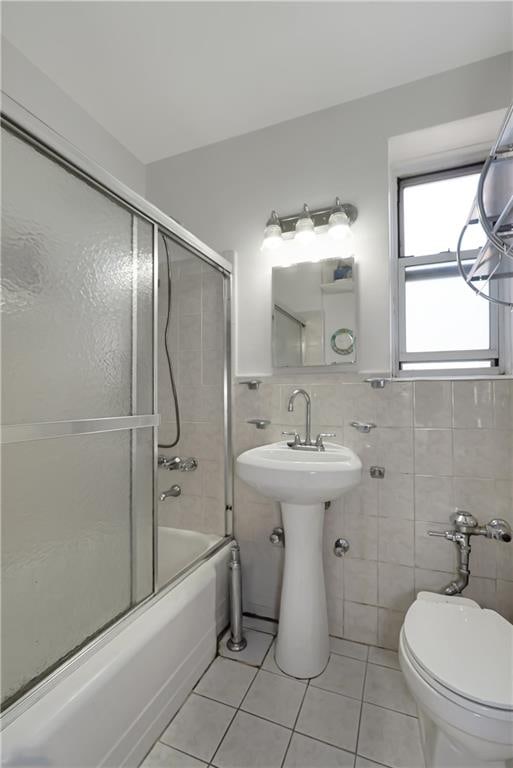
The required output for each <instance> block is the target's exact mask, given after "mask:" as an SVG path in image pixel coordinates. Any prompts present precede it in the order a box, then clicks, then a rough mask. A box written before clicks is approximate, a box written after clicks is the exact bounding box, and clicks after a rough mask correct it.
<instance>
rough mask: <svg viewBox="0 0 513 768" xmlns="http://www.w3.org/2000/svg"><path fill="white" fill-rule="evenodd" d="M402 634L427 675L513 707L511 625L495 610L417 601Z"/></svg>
mask: <svg viewBox="0 0 513 768" xmlns="http://www.w3.org/2000/svg"><path fill="white" fill-rule="evenodd" d="M404 638H405V640H406V642H407V644H408V647H409V649H410V651H411V653H412V654H413V656H414V657H415V659H416V660H417V661H418V663H419V664H420V665H421V666H422V667H423V668H424V670H425V671H426V673H427V674H428V676H430V677H433V678H435V680H438V682H440V683H441V684H442V685H444V686H445V687H446V688H449V689H450V690H452V691H454V692H455V693H457V694H459V695H461V696H464V697H465V698H467V699H470V700H471V701H476V702H479V703H481V704H485V705H487V706H490V707H497V708H499V709H507V710H513V625H511V624H510V623H509V622H508V621H506V619H504V618H502V616H499V614H498V613H496V612H495V611H490V610H487V609H482V610H481V609H480V608H477V607H476V606H472V605H465V604H462V603H458V602H455V603H451V602H449V601H447V600H443V598H442V600H423V599H420V600H416V601H415V602H414V603H413V605H412V606H411V607H410V609H409V610H408V612H407V614H406V618H405V620H404Z"/></svg>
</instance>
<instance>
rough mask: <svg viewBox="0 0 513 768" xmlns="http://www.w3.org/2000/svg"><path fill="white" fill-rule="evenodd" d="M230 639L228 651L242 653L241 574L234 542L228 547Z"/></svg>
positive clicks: (243, 643) (245, 643) (238, 554)
mask: <svg viewBox="0 0 513 768" xmlns="http://www.w3.org/2000/svg"><path fill="white" fill-rule="evenodd" d="M228 568H229V569H230V637H229V638H228V640H227V643H226V646H227V648H228V650H230V651H243V650H244V648H245V647H246V645H247V641H246V638H245V637H244V634H243V632H242V572H241V563H240V547H239V545H238V544H237V542H236V541H233V542H232V544H231V546H230V561H229V563H228Z"/></svg>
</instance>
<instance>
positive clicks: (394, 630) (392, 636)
mask: <svg viewBox="0 0 513 768" xmlns="http://www.w3.org/2000/svg"><path fill="white" fill-rule="evenodd" d="M403 621H404V613H403V612H402V611H393V610H391V609H390V608H379V609H378V645H380V646H382V647H383V648H390V649H391V650H393V651H395V650H397V647H398V644H399V633H400V631H401V627H402V625H403Z"/></svg>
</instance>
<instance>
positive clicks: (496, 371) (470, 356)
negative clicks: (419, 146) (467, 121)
mask: <svg viewBox="0 0 513 768" xmlns="http://www.w3.org/2000/svg"><path fill="white" fill-rule="evenodd" d="M465 160H466V162H465ZM483 160H484V158H483V156H482V155H481V154H480V156H476V155H473V156H469V157H468V158H465V159H463V158H461V156H460V157H458V158H457V159H456V158H454V162H453V164H452V165H450V164H449V163H447V159H446V158H445V162H444V163H443V166H445V167H444V168H443V169H440V166H438V168H432V167H431V168H429V167H426V163H425V161H424V162H423V163H422V166H423V167H422V170H420V169H419V170H418V171H417V173H415V172H414V169H413V168H412V166H411V163H409V164H408V166H409V167H408V168H403V169H401V168H395V169H393V170H391V173H390V189H389V199H390V212H391V216H390V261H391V264H390V273H391V287H392V290H391V294H392V295H391V313H390V320H391V358H392V376H393V377H394V378H405V379H425V378H474V377H480V378H490V376H497V375H500V374H503V373H504V370H505V368H504V363H503V361H502V359H501V350H503V349H504V348H505V344H504V328H503V323H501V318H502V317H503V315H502V314H501V313H500V312H499V310H498V308H497V306H496V305H493V304H490V348H489V349H487V350H484V351H480V350H478V351H476V350H469V351H468V352H464V351H463V352H461V351H460V352H442V351H440V352H428V353H421V352H418V353H411V352H410V353H407V352H406V324H405V316H404V313H405V300H404V299H405V269H406V267H407V266H412V265H416V266H421V265H422V264H434V263H448V262H451V261H454V263H456V253H453V252H445V253H443V252H442V253H438V254H431V255H426V256H409V257H407V256H401V255H400V248H401V247H402V243H401V233H400V227H401V217H402V210H401V206H402V200H401V198H400V182H404V181H405V180H406V184H404V183H403V186H407V185H408V182H407V177H410V176H411V177H412V180H411V182H410V183H411V184H412V185H413V184H415V183H423V182H422V180H421V179H423V178H426V177H428V176H430V177H431V178H432V179H433V180H435V179H436V178H437V177H438V178H444V177H445V178H447V177H450V176H451V175H456V174H455V173H454V172H456V171H459V170H465V169H467V168H468V172H469V173H471V172H472V167H471V166H472V165H478V164H480V163H482V162H483ZM417 179H418V181H417ZM474 254H475V251H466V252H464V253H463V254H462V255H463V258H465V256H468V257H472V256H473V255H474ZM444 358H445V360H480V359H481V360H483V359H487V360H489V359H490V358H493V359H496V360H497V361H498V364H497V365H492V366H490V367H487V368H478V367H476V368H454V369H448V368H433V369H430V368H424V369H418V370H411V369H407V370H404V369H402V368H401V364H402V363H409V362H412V363H413V362H418V363H421V362H430V363H431V362H443V361H444Z"/></svg>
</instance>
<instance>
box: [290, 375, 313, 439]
mask: <svg viewBox="0 0 513 768" xmlns="http://www.w3.org/2000/svg"><path fill="white" fill-rule="evenodd" d="M298 395H303V397H304V398H305V406H306V434H305V440H304V443H303V445H312V434H311V433H312V401H311V400H310V395H309V394H308V392H306V391H305V390H304V389H295V390H294V391H293V393H292V394H291V396H290V397H289V404H288V405H287V411H288V412H289V413H292V412H293V411H294V400H295V399H296V397H297V396H298Z"/></svg>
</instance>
